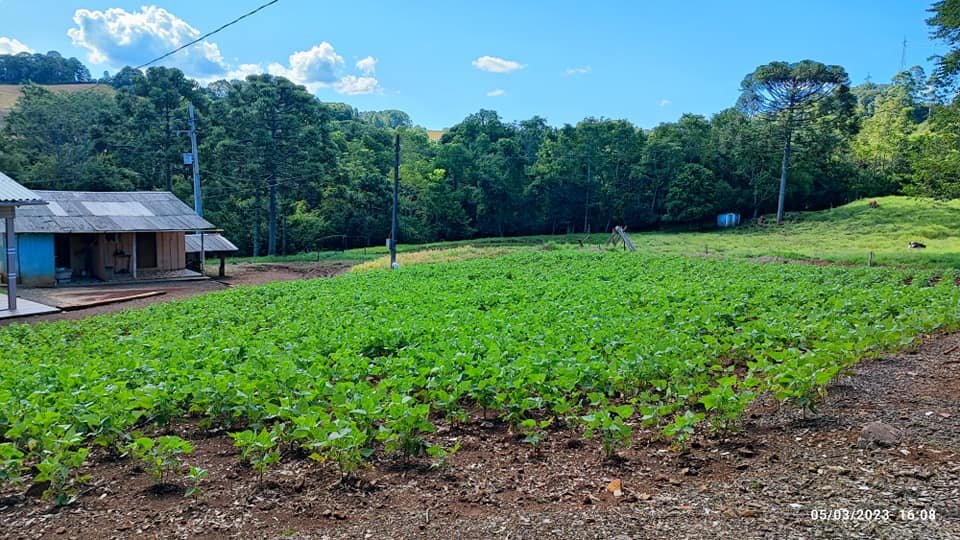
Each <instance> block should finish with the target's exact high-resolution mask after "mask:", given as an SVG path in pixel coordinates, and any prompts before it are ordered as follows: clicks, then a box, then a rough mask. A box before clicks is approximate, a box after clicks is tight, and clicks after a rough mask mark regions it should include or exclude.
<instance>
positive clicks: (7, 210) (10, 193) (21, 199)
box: [0, 172, 47, 311]
mask: <svg viewBox="0 0 960 540" xmlns="http://www.w3.org/2000/svg"><path fill="white" fill-rule="evenodd" d="M44 204H47V203H46V201H44V200H43V199H42V198H41V197H40V196H39V195H38V194H36V193H34V192H33V191H30V190H29V189H27V188H25V187H23V186H21V185H20V184H18V183H17V182H15V181H14V180H13V178H10V177H9V176H7V175H5V174H3V173H2V172H0V218H2V221H3V232H4V235H3V236H4V248H5V249H4V251H5V252H6V255H7V256H6V260H5V262H4V265H3V267H4V273H5V276H6V280H7V309H9V310H10V311H16V310H17V273H18V272H17V261H18V257H17V235H16V231H15V227H14V219H15V218H16V215H17V207H18V206H24V207H30V206H40V205H44Z"/></svg>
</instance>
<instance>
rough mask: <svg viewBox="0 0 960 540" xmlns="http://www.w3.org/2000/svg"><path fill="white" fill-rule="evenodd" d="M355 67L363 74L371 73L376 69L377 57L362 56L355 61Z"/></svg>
mask: <svg viewBox="0 0 960 540" xmlns="http://www.w3.org/2000/svg"><path fill="white" fill-rule="evenodd" d="M357 69H359V70H360V72H361V73H363V74H365V75H373V74H374V72H376V71H377V59H376V58H374V57H372V56H368V57H366V58H363V59H361V60H359V61H357Z"/></svg>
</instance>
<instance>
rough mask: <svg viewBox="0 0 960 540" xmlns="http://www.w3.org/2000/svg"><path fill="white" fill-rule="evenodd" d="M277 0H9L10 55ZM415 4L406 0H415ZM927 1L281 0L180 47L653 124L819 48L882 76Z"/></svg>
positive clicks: (128, 45) (244, 70)
mask: <svg viewBox="0 0 960 540" xmlns="http://www.w3.org/2000/svg"><path fill="white" fill-rule="evenodd" d="M264 1H265V0H231V1H219V0H203V1H199V0H190V1H186V0H183V1H181V0H168V1H162V2H157V3H148V0H142V1H140V2H124V1H109V2H101V1H84V2H73V1H68V0H0V54H2V53H10V52H19V51H35V52H46V51H49V50H57V51H59V52H60V53H61V54H63V55H65V56H76V57H78V58H80V59H81V60H83V61H84V62H85V63H86V64H87V65H88V66H89V67H90V69H91V72H93V74H94V76H99V75H100V74H101V73H102V72H103V71H110V72H111V73H112V72H115V71H116V70H118V69H119V68H121V67H123V66H125V65H138V64H141V63H144V62H146V61H148V60H151V59H153V58H155V57H157V56H160V55H161V54H163V53H165V52H167V51H168V50H171V49H173V48H175V47H177V46H179V45H181V44H183V43H186V42H187V41H190V40H191V39H194V38H195V37H197V36H199V35H200V34H201V33H205V32H207V31H210V30H212V29H215V28H217V27H219V26H220V25H222V24H224V23H226V22H227V21H229V20H231V19H233V18H235V17H237V16H239V15H240V14H242V13H244V12H246V11H249V10H250V9H253V8H254V7H256V6H258V5H260V4H261V3H263V2H264ZM408 4H409V5H408ZM929 4H930V2H927V1H921V0H871V1H868V0H843V1H842V2H838V1H836V0H808V1H807V2H804V3H802V4H795V3H793V4H787V3H784V4H782V5H781V3H778V2H770V1H769V0H766V1H759V0H739V1H735V0H730V1H727V2H715V1H710V0H699V1H698V0H691V1H688V2H682V3H681V2H674V1H667V0H660V1H652V0H645V1H642V2H636V1H613V0H610V1H599V2H596V1H595V2H576V1H572V0H571V1H566V0H557V1H551V2H546V1H543V2H540V1H536V2H535V1H530V2H510V1H499V0H488V1H487V2H482V3H481V2H462V1H457V0H455V1H444V2H441V1H439V0H438V1H435V2H427V1H420V2H415V3H414V2H386V1H384V2H374V1H368V0H350V1H344V0H340V1H317V0H280V1H279V2H278V3H277V4H275V5H273V6H271V7H269V8H267V9H265V10H264V11H262V12H260V13H258V14H256V15H254V16H253V17H251V18H249V19H247V20H244V21H242V22H240V23H239V24H237V25H235V26H232V27H230V28H228V29H226V30H224V31H223V32H221V33H219V34H217V35H216V36H213V37H212V38H211V39H210V40H209V41H208V42H204V43H202V44H199V45H196V46H194V47H192V48H190V49H189V50H185V51H183V52H181V53H178V54H177V55H175V56H173V57H171V58H169V59H167V60H165V61H164V62H163V65H170V66H176V67H179V68H181V69H183V70H184V71H185V72H186V73H187V74H188V75H190V76H192V77H194V78H197V79H200V80H203V81H212V80H216V79H221V78H242V77H243V76H245V75H247V74H251V73H261V72H269V73H273V74H276V75H282V76H284V77H287V78H289V79H291V80H293V81H295V82H297V83H299V84H303V85H305V86H306V87H307V88H309V89H310V91H311V92H313V93H315V94H316V95H317V96H319V97H320V98H321V99H323V100H325V101H344V102H347V103H350V104H351V105H353V106H355V107H358V108H360V109H363V110H369V109H387V108H395V109H402V110H404V111H407V112H408V113H410V115H411V116H412V117H413V119H414V122H415V123H418V124H420V125H423V126H426V127H429V128H442V127H446V126H450V125H452V124H454V123H456V122H457V121H459V120H461V119H462V118H463V117H464V116H466V115H467V114H470V113H472V112H476V111H477V110H479V109H481V108H490V109H496V110H497V111H499V112H500V113H501V114H502V116H504V117H505V118H506V119H507V120H519V119H524V118H529V117H531V116H533V115H540V116H544V117H546V118H547V119H548V120H549V121H550V122H551V123H553V124H562V123H565V122H570V123H575V122H576V121H578V120H580V119H582V118H584V117H585V116H597V117H608V118H626V119H629V120H631V121H633V122H635V123H637V124H639V125H641V126H644V127H652V126H655V125H656V124H658V123H660V122H664V121H672V120H675V119H676V118H677V117H679V115H680V114H682V113H684V112H692V113H698V114H705V115H709V114H711V113H715V112H717V111H719V110H721V109H723V108H725V107H729V106H731V105H732V104H733V103H734V102H735V101H736V97H737V93H738V86H739V83H740V80H741V79H742V78H743V76H744V75H745V74H746V73H748V72H750V71H752V70H753V69H754V68H755V67H756V66H757V65H759V64H762V63H766V62H769V61H772V60H788V61H795V60H800V59H804V58H811V59H814V60H819V61H822V62H826V63H832V64H841V65H843V66H844V67H846V68H847V71H848V72H849V73H850V75H851V78H852V80H853V81H854V82H855V83H859V82H862V81H863V80H865V78H866V77H868V76H869V77H871V79H872V80H874V81H877V82H883V81H887V80H889V79H890V77H891V76H892V75H893V74H894V73H895V72H896V71H898V70H899V67H900V61H901V52H902V42H903V40H904V39H906V40H907V65H913V64H923V65H927V58H928V57H930V56H931V55H933V54H936V53H938V52H941V51H942V49H941V47H940V45H939V44H937V43H934V42H931V41H930V40H929V38H928V29H927V27H926V25H925V24H924V19H925V18H926V17H927V13H926V9H927V8H928V7H929Z"/></svg>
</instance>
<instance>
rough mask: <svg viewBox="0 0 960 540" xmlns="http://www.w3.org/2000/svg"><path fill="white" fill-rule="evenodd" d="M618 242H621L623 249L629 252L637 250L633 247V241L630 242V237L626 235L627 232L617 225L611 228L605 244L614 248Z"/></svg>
mask: <svg viewBox="0 0 960 540" xmlns="http://www.w3.org/2000/svg"><path fill="white" fill-rule="evenodd" d="M620 242H623V249H628V250H630V251H636V250H637V248H636V246H634V245H633V241H631V240H630V235H628V234H627V230H626V229H625V228H623V227H621V226H619V225H617V226H616V227H614V228H613V232H612V233H610V238H607V241H606V244H607V245H613V247H616V246H617V244H619V243H620Z"/></svg>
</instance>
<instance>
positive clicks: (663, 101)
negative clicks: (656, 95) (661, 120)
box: [660, 99, 673, 107]
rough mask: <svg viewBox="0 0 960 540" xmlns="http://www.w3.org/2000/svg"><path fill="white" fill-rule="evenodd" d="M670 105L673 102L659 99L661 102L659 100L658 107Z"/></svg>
mask: <svg viewBox="0 0 960 540" xmlns="http://www.w3.org/2000/svg"><path fill="white" fill-rule="evenodd" d="M672 103H673V102H672V101H670V100H669V99H661V100H660V106H661V107H669V106H670V105H671V104H672Z"/></svg>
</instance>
